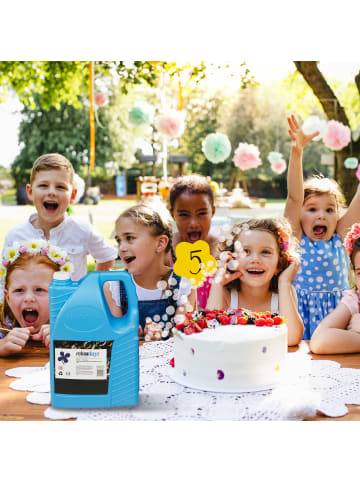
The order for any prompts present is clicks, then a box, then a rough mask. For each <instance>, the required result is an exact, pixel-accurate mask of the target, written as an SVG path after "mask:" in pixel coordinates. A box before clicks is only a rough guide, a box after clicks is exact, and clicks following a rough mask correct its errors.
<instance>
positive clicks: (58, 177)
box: [3, 154, 117, 281]
mask: <svg viewBox="0 0 360 482" xmlns="http://www.w3.org/2000/svg"><path fill="white" fill-rule="evenodd" d="M73 179H74V169H73V166H72V164H71V162H70V161H69V160H68V159H66V157H64V156H62V155H61V154H44V155H43V156H40V157H38V158H37V159H36V161H35V162H34V165H33V168H32V171H31V177H30V184H27V186H26V192H27V195H28V197H29V199H30V200H31V201H33V203H34V206H35V208H36V211H37V212H36V213H34V214H32V215H31V216H30V218H29V219H28V220H27V221H26V222H25V223H22V224H19V225H17V226H15V227H14V228H12V229H11V230H10V231H9V232H8V233H7V235H6V237H5V242H4V247H3V253H4V250H5V249H6V248H7V247H9V246H11V245H12V244H13V243H14V241H23V240H28V239H33V238H35V239H39V238H40V239H46V240H48V241H50V243H51V244H54V245H56V246H58V247H60V248H62V249H64V250H65V251H66V252H67V254H68V256H69V258H70V261H71V263H72V264H73V265H74V271H73V274H72V276H71V278H72V280H73V281H77V280H79V279H80V278H82V277H83V276H85V275H86V273H87V260H86V259H87V255H88V254H91V255H92V256H93V257H94V258H95V260H96V270H98V271H108V270H110V269H111V268H112V267H113V265H114V260H115V259H116V257H117V250H116V248H115V247H113V246H110V245H109V244H108V243H107V242H106V241H105V238H104V236H103V235H102V234H100V233H99V232H98V231H97V230H96V229H95V228H94V227H93V226H92V225H91V224H89V223H88V222H86V221H83V220H81V219H77V218H76V217H74V216H68V215H67V213H66V209H67V207H68V206H69V204H71V203H72V202H73V201H74V199H75V196H76V189H75V188H74V187H73Z"/></svg>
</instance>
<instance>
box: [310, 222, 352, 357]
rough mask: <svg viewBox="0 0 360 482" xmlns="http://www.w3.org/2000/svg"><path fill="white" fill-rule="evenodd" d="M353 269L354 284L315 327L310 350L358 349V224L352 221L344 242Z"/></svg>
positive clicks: (314, 351)
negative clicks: (352, 223)
mask: <svg viewBox="0 0 360 482" xmlns="http://www.w3.org/2000/svg"><path fill="white" fill-rule="evenodd" d="M344 246H345V249H346V251H347V252H348V254H349V256H350V260H351V265H352V268H353V269H354V273H355V282H356V288H355V289H353V290H346V291H344V293H343V297H342V298H341V302H340V303H339V304H338V306H337V307H336V308H335V310H334V311H332V312H331V313H330V314H329V315H328V316H327V317H326V318H325V319H324V320H323V321H322V322H321V323H320V325H319V326H318V327H317V328H316V330H315V332H314V334H313V336H312V338H311V341H310V348H311V351H312V352H313V353H318V354H320V355H326V354H330V353H355V352H360V224H354V225H353V227H352V228H351V231H350V232H349V233H348V234H347V236H346V238H345V242H344Z"/></svg>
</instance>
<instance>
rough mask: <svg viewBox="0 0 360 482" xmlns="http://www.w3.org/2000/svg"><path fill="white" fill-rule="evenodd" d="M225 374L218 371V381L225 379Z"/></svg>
mask: <svg viewBox="0 0 360 482" xmlns="http://www.w3.org/2000/svg"><path fill="white" fill-rule="evenodd" d="M224 376H225V375H224V372H223V371H222V370H218V371H217V377H218V380H222V379H223V378H224Z"/></svg>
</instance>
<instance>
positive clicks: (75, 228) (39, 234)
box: [2, 213, 117, 281]
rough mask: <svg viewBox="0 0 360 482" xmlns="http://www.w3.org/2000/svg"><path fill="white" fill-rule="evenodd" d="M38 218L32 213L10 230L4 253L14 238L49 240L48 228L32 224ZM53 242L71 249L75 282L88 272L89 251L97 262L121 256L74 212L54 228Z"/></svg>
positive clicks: (52, 230)
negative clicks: (46, 230)
mask: <svg viewBox="0 0 360 482" xmlns="http://www.w3.org/2000/svg"><path fill="white" fill-rule="evenodd" d="M36 218H37V214H36V213H34V214H32V215H31V216H30V217H29V219H28V220H27V221H26V222H25V223H22V224H18V225H17V226H15V227H14V228H12V229H11V230H10V231H9V232H8V233H7V235H6V236H5V241H4V246H3V251H2V254H3V253H4V249H5V248H7V247H9V246H11V245H12V244H13V243H14V241H23V240H29V239H44V240H45V239H46V238H45V234H44V231H43V230H42V229H40V228H35V227H34V226H33V224H32V221H34V220H35V219H36ZM49 242H50V243H51V244H54V245H55V246H58V247H59V248H61V249H64V250H65V251H66V252H67V254H68V256H69V258H70V261H71V263H72V264H73V265H74V272H73V274H72V276H71V279H72V280H73V281H77V280H79V279H80V278H82V277H83V276H85V275H86V273H87V255H88V254H91V256H93V258H94V259H95V260H96V262H97V263H106V262H107V261H111V260H112V259H116V257H117V249H116V248H115V246H110V245H109V244H108V243H107V241H106V240H105V238H104V236H103V235H102V234H100V233H99V232H98V231H97V230H96V229H95V228H94V227H93V226H92V225H91V224H89V223H88V222H86V221H83V220H82V219H79V218H76V216H73V215H71V216H68V215H65V218H64V221H63V222H62V223H60V224H59V225H58V226H56V227H55V228H53V229H51V230H50V237H49Z"/></svg>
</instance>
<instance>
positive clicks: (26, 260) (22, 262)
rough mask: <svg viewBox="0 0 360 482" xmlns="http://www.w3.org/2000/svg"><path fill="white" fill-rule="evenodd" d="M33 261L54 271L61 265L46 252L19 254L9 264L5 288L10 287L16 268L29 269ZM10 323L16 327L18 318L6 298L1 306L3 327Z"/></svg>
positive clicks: (0, 315) (0, 313) (0, 316)
mask: <svg viewBox="0 0 360 482" xmlns="http://www.w3.org/2000/svg"><path fill="white" fill-rule="evenodd" d="M32 263H35V264H41V265H44V266H47V267H48V268H51V269H52V270H53V271H54V273H55V271H59V270H60V266H59V265H58V264H56V263H55V261H52V260H51V259H50V258H49V257H48V256H46V255H45V254H40V253H23V254H22V255H21V256H19V257H18V258H17V259H16V260H15V261H13V262H12V263H11V264H10V265H9V266H8V268H7V272H6V278H5V285H4V288H5V289H8V286H9V284H10V279H11V274H12V273H13V272H14V271H15V270H16V269H27V268H28V267H29V266H30V265H31V264H32ZM9 323H10V326H11V328H14V327H15V326H16V323H17V320H16V319H15V318H14V315H13V313H12V311H11V309H10V306H9V304H8V302H7V300H6V298H5V299H4V302H3V304H2V305H1V307H0V324H1V326H2V327H3V328H8V327H9Z"/></svg>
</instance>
